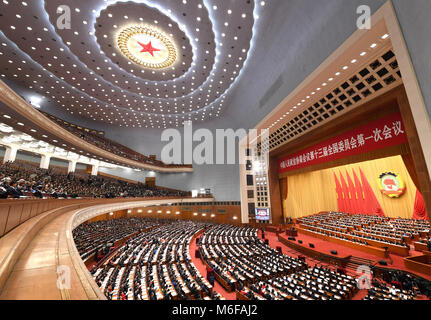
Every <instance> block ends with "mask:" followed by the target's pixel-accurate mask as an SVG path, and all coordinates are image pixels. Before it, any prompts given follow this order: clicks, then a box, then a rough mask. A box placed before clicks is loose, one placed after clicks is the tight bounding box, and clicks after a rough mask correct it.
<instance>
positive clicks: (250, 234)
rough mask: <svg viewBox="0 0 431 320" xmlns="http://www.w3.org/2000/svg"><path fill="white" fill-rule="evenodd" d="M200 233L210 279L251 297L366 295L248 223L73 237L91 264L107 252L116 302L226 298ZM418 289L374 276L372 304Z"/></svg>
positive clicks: (156, 224)
mask: <svg viewBox="0 0 431 320" xmlns="http://www.w3.org/2000/svg"><path fill="white" fill-rule="evenodd" d="M199 232H203V233H202V234H201V236H200V237H199V238H197V239H198V241H197V244H198V247H199V252H200V255H201V258H202V260H203V261H205V263H206V264H207V266H208V267H209V268H210V269H209V274H211V272H214V273H215V274H216V275H217V276H216V277H215V278H216V280H217V281H218V282H219V283H220V284H221V285H222V286H224V287H225V289H226V290H228V291H233V290H237V291H238V292H240V293H241V294H242V296H243V297H245V298H247V299H250V300H343V299H351V298H352V297H353V295H354V294H355V293H356V292H357V290H358V287H359V286H358V281H359V279H356V278H355V277H353V276H350V275H347V274H345V273H343V272H338V271H336V270H333V269H331V268H330V267H324V266H319V265H314V266H313V267H311V266H309V265H308V264H307V263H306V262H305V260H304V259H299V258H294V257H291V256H288V255H284V254H282V253H280V252H279V251H277V250H274V249H273V248H271V247H270V246H269V245H267V244H266V243H265V242H263V241H262V240H261V239H260V238H259V237H258V233H257V232H258V230H257V229H255V228H250V227H245V226H243V227H239V226H232V225H222V224H220V225H217V224H207V223H203V222H192V221H175V220H156V219H146V218H120V219H112V220H103V221H97V222H91V223H84V224H82V225H80V226H78V227H77V228H75V230H74V231H73V236H74V240H75V243H76V245H77V247H78V250H79V252H80V254H81V257H82V258H83V259H85V258H86V257H88V254H92V253H96V252H99V253H101V256H102V259H100V261H99V262H98V263H97V264H96V265H94V266H93V267H92V268H91V271H90V272H91V274H92V276H93V278H94V280H95V282H96V283H97V285H98V286H99V287H100V289H101V291H102V292H103V293H104V294H105V296H106V297H107V298H108V299H112V300H171V299H179V300H189V299H207V300H219V299H224V298H223V297H222V296H221V295H220V294H219V293H217V292H216V291H215V290H214V288H213V286H214V282H213V281H214V279H210V278H208V279H205V278H204V277H203V276H202V275H201V273H200V272H199V271H198V270H197V268H196V267H195V265H194V264H193V263H192V259H191V257H190V253H189V250H190V243H191V241H192V239H193V237H195V236H196V235H197V234H198V233H199ZM121 239H123V241H122V242H119V245H118V246H117V247H116V248H114V250H110V249H111V248H112V247H113V244H115V243H116V242H117V241H119V240H121ZM96 255H97V253H96ZM211 269H212V270H211ZM383 280H384V281H383ZM418 291H419V292H421V293H424V294H426V295H428V296H430V295H431V288H430V286H429V282H426V281H425V280H422V279H419V278H413V277H412V276H410V275H409V274H407V273H404V272H401V271H386V273H385V274H384V275H383V279H382V280H377V279H373V281H372V283H371V288H370V289H369V291H368V293H367V296H366V297H365V299H367V300H368V299H369V300H382V299H395V300H410V299H415V297H416V294H415V292H418Z"/></svg>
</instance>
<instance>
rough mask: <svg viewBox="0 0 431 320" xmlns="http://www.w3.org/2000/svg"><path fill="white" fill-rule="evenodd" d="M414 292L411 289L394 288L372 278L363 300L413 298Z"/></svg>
mask: <svg viewBox="0 0 431 320" xmlns="http://www.w3.org/2000/svg"><path fill="white" fill-rule="evenodd" d="M415 297H416V294H415V293H414V292H413V291H412V290H407V289H400V288H396V287H395V286H393V285H388V284H386V283H384V282H383V281H379V280H377V279H373V281H372V286H371V288H370V289H368V293H367V296H366V297H365V298H364V300H414V299H415Z"/></svg>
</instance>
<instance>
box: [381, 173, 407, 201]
mask: <svg viewBox="0 0 431 320" xmlns="http://www.w3.org/2000/svg"><path fill="white" fill-rule="evenodd" d="M378 184H379V187H380V191H381V192H382V193H383V194H385V195H387V196H388V197H391V198H399V197H400V196H402V195H403V194H404V192H405V191H406V185H405V183H404V180H403V179H402V178H401V177H400V176H399V175H398V174H396V173H393V172H385V173H382V174H381V175H380V176H379V179H378Z"/></svg>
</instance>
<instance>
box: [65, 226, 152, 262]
mask: <svg viewBox="0 0 431 320" xmlns="http://www.w3.org/2000/svg"><path fill="white" fill-rule="evenodd" d="M159 223H160V222H159V221H157V220H153V219H146V218H120V219H115V220H101V221H95V222H89V223H83V224H81V225H79V226H78V227H77V228H75V229H74V230H73V232H72V233H73V238H74V240H75V245H76V248H77V249H78V252H79V254H80V255H81V258H82V259H83V260H84V261H85V260H87V259H88V258H89V257H91V256H92V255H95V258H96V260H97V259H98V257H99V256H104V255H106V254H108V253H109V251H110V249H111V248H112V247H113V246H114V244H115V243H116V242H117V241H119V240H121V239H124V238H126V237H128V236H131V235H132V234H134V233H136V232H142V231H143V230H145V229H147V228H150V227H154V226H156V225H158V224H159Z"/></svg>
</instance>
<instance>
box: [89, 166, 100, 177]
mask: <svg viewBox="0 0 431 320" xmlns="http://www.w3.org/2000/svg"><path fill="white" fill-rule="evenodd" d="M98 172H99V165H98V164H93V165H91V175H92V176H97V173H98Z"/></svg>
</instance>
